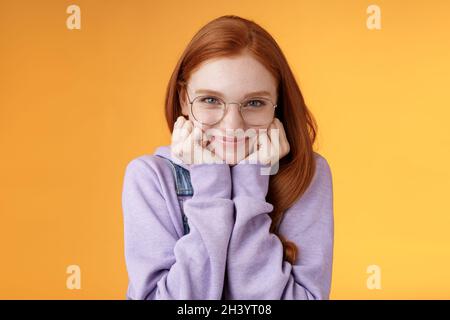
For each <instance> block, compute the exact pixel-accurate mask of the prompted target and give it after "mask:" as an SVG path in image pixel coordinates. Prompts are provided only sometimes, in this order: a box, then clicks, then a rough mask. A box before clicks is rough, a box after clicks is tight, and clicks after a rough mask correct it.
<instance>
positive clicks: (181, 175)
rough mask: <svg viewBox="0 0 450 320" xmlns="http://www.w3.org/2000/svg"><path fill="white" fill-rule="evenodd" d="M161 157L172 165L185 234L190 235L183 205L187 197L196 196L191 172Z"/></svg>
mask: <svg viewBox="0 0 450 320" xmlns="http://www.w3.org/2000/svg"><path fill="white" fill-rule="evenodd" d="M159 157H160V158H163V159H165V160H167V162H168V163H169V164H170V168H171V169H172V172H173V176H174V178H175V189H176V190H175V191H176V193H177V196H178V203H179V204H180V209H181V215H182V218H183V228H184V234H187V233H189V224H188V221H187V220H188V219H187V217H186V215H185V214H184V210H183V203H184V198H185V197H186V196H192V195H193V194H194V189H193V188H192V184H191V175H190V174H189V170H187V169H185V168H183V167H182V166H179V165H177V164H176V163H174V162H173V161H171V160H170V159H167V158H164V157H161V156H159Z"/></svg>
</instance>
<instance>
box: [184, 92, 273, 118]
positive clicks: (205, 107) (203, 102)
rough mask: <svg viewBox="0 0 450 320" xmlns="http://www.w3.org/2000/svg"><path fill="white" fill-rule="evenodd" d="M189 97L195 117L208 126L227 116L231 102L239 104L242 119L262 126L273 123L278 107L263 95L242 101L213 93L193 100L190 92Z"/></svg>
mask: <svg viewBox="0 0 450 320" xmlns="http://www.w3.org/2000/svg"><path fill="white" fill-rule="evenodd" d="M186 93H187V92H186ZM188 99H189V104H190V105H191V114H192V116H193V117H194V119H195V120H196V121H198V122H200V123H201V124H204V125H208V126H211V125H214V124H216V123H219V122H220V121H221V120H222V119H223V118H224V117H225V114H226V112H227V106H228V105H230V104H237V105H238V106H239V113H240V114H241V117H242V119H243V120H244V122H245V123H246V124H248V125H251V126H262V125H268V124H269V123H271V122H272V120H273V117H274V113H275V108H276V107H277V105H276V104H273V102H272V101H271V100H269V99H267V98H262V97H261V98H260V97H252V98H248V99H245V100H244V101H242V102H240V103H239V102H228V103H226V102H225V101H223V100H222V99H220V98H218V97H215V96H212V95H204V96H197V97H195V98H194V100H192V101H191V98H190V97H189V94H188Z"/></svg>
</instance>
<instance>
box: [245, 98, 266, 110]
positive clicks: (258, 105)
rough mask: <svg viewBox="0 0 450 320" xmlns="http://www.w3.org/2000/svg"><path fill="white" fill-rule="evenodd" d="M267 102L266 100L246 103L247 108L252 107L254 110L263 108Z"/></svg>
mask: <svg viewBox="0 0 450 320" xmlns="http://www.w3.org/2000/svg"><path fill="white" fill-rule="evenodd" d="M266 104H267V103H266V101H264V100H249V101H247V102H246V103H245V107H252V108H261V107H264V106H265V105H266Z"/></svg>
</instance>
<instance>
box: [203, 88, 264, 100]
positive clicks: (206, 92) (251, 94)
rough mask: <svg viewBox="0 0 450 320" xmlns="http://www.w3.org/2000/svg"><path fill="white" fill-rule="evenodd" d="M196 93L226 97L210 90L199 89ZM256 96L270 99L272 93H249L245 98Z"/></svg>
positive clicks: (262, 91)
mask: <svg viewBox="0 0 450 320" xmlns="http://www.w3.org/2000/svg"><path fill="white" fill-rule="evenodd" d="M195 93H198V94H212V95H216V96H220V97H222V98H223V97H224V96H223V93H221V92H219V91H215V90H209V89H198V90H196V91H195ZM254 96H268V97H270V92H269V91H266V90H261V91H254V92H250V93H247V94H246V95H245V96H244V99H245V98H248V97H254Z"/></svg>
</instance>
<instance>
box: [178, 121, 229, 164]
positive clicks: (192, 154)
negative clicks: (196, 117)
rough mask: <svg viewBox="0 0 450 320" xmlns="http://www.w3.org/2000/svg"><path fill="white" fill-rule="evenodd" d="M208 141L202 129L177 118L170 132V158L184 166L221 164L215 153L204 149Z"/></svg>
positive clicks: (190, 122)
mask: <svg viewBox="0 0 450 320" xmlns="http://www.w3.org/2000/svg"><path fill="white" fill-rule="evenodd" d="M208 143H209V141H208V139H207V138H206V135H205V134H204V133H203V131H202V129H201V128H199V127H195V126H194V124H193V122H192V121H190V120H186V118H184V117H183V116H180V117H178V119H177V121H176V122H175V124H174V127H173V132H172V145H171V153H172V158H175V159H178V160H180V161H181V162H183V163H185V164H202V163H223V160H222V159H220V158H219V157H218V156H217V155H216V154H215V153H213V152H211V151H210V150H208V149H207V148H206V146H207V145H208Z"/></svg>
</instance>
